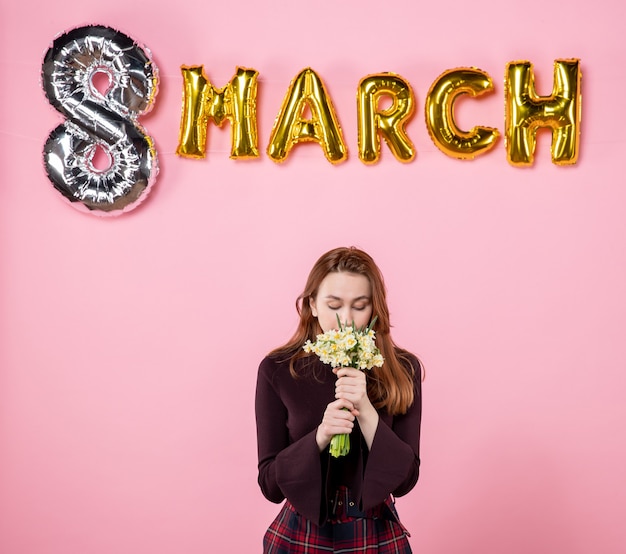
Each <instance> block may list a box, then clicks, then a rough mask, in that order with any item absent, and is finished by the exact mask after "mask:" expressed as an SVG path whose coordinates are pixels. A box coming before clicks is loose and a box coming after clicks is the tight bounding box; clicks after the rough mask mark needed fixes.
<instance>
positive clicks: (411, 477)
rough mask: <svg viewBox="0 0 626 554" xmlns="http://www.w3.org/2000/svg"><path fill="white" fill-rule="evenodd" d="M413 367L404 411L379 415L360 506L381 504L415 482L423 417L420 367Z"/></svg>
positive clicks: (415, 360)
mask: <svg viewBox="0 0 626 554" xmlns="http://www.w3.org/2000/svg"><path fill="white" fill-rule="evenodd" d="M412 363H413V368H414V401H413V404H412V405H411V407H410V408H409V410H408V411H407V413H406V414H403V415H400V416H395V417H393V418H392V419H391V421H390V422H389V421H388V418H383V417H381V418H380V420H379V423H378V428H377V429H376V434H375V435H374V440H373V441H372V446H371V449H370V452H369V455H368V457H367V463H366V466H365V472H364V476H363V490H362V497H361V500H362V503H363V509H368V508H371V507H373V506H376V505H377V504H380V503H381V502H383V501H384V500H385V498H387V496H388V495H389V494H393V495H394V496H402V495H405V494H407V493H408V492H409V491H410V490H411V489H412V488H413V487H414V486H415V484H416V483H417V479H418V477H419V467H420V453H419V442H420V426H421V419H422V387H421V367H420V364H419V361H418V360H417V359H416V358H415V359H413V360H412Z"/></svg>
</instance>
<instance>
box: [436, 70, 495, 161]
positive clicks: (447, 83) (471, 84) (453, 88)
mask: <svg viewBox="0 0 626 554" xmlns="http://www.w3.org/2000/svg"><path fill="white" fill-rule="evenodd" d="M492 90H493V82H492V80H491V77H489V75H488V74H487V73H485V72H483V71H481V70H480V69H476V68H467V67H460V68H457V69H450V70H448V71H446V72H444V73H443V74H442V75H440V76H439V77H438V78H437V80H436V81H435V82H434V83H433V85H432V86H431V87H430V90H429V91H428V96H427V97H426V126H427V128H428V133H429V134H430V137H431V138H432V140H433V142H434V143H435V145H436V146H437V147H438V148H439V149H440V150H441V151H442V152H444V153H445V154H447V155H448V156H451V157H453V158H458V159H461V160H467V159H472V158H474V157H476V156H478V155H480V154H484V153H486V152H488V151H489V150H491V149H492V148H493V147H494V146H495V144H496V142H497V140H498V136H499V133H498V130H497V129H493V128H492V127H474V128H473V129H472V130H471V131H469V132H467V131H461V130H460V129H459V128H458V127H457V125H456V123H455V121H454V111H453V108H454V102H455V101H456V99H457V97H458V96H459V95H461V94H469V95H471V96H473V97H475V96H480V95H482V94H485V93H488V92H491V91H492Z"/></svg>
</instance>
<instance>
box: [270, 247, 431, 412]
mask: <svg viewBox="0 0 626 554" xmlns="http://www.w3.org/2000/svg"><path fill="white" fill-rule="evenodd" d="M340 271H345V272H347V273H356V274H358V275H363V276H365V277H367V279H368V280H369V283H370V286H371V289H372V318H374V317H376V323H375V326H374V330H375V331H376V346H378V348H379V350H380V353H381V354H382V355H383V357H384V358H385V363H384V364H383V366H382V367H380V368H373V369H371V370H370V371H369V372H368V385H367V388H368V396H369V397H370V400H371V401H372V403H373V404H374V406H375V407H376V408H384V409H386V410H387V411H388V412H389V413H390V414H392V415H397V414H403V413H406V411H407V410H408V408H409V406H411V404H412V403H413V400H414V386H413V372H414V369H413V365H412V364H411V357H410V356H411V355H410V354H409V353H408V352H407V351H405V350H403V349H401V348H399V347H398V346H397V345H396V344H395V343H394V342H393V340H392V338H391V333H390V331H391V325H390V323H389V308H388V307H387V291H386V288H385V283H384V280H383V276H382V273H381V272H380V269H378V266H377V265H376V263H375V262H374V260H373V259H372V257H371V256H370V255H369V254H367V253H366V252H364V251H363V250H359V249H358V248H355V247H350V248H345V247H341V248H335V249H334V250H330V251H329V252H326V254H323V255H322V256H321V257H320V258H319V260H317V262H315V265H314V266H313V269H311V273H310V274H309V278H308V279H307V282H306V285H305V287H304V291H303V292H302V294H301V295H300V296H298V298H297V299H296V310H297V311H298V314H299V316H300V322H299V323H298V328H297V329H296V332H295V333H294V335H293V336H292V337H291V339H289V341H288V342H287V343H286V344H285V345H283V346H281V347H279V348H276V349H275V350H273V351H272V352H271V353H270V356H276V357H282V358H285V359H288V360H289V369H290V371H291V374H292V375H293V377H298V373H297V372H296V369H295V362H296V361H297V360H298V359H300V358H303V357H306V356H309V355H310V354H306V353H305V352H304V351H303V350H302V346H303V345H304V343H305V342H306V341H307V340H311V341H315V338H316V337H317V335H318V334H319V333H321V332H322V329H321V328H320V326H319V323H318V321H317V319H316V318H315V317H314V316H313V313H312V311H311V306H310V300H311V299H312V298H313V299H314V298H315V297H316V296H317V292H318V290H319V287H320V284H321V282H322V281H323V280H324V278H325V277H326V276H327V275H328V274H329V273H331V272H340ZM418 364H419V362H418Z"/></svg>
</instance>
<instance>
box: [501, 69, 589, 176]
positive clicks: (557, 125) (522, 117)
mask: <svg viewBox="0 0 626 554" xmlns="http://www.w3.org/2000/svg"><path fill="white" fill-rule="evenodd" d="M580 83H581V72H580V68H579V60H577V59H569V60H556V61H555V62H554V85H553V88H552V94H551V95H550V96H538V95H537V93H536V91H535V79H534V75H533V70H532V64H531V63H530V62H528V61H520V62H512V63H510V64H508V65H507V69H506V79H505V87H506V88H505V109H506V123H505V126H506V146H507V156H508V160H509V162H510V163H511V164H513V165H516V166H529V165H532V163H533V157H534V153H535V145H536V133H537V129H539V128H541V127H547V128H550V129H551V130H552V147H551V153H552V162H553V163H555V164H559V165H564V164H574V163H576V161H577V160H578V146H579V138H580V117H581V100H582V97H581V93H580Z"/></svg>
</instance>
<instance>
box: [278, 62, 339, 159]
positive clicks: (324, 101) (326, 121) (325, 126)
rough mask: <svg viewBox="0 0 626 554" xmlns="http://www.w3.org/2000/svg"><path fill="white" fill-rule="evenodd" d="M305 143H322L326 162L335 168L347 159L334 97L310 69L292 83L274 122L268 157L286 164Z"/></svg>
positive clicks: (302, 72) (303, 71) (305, 70)
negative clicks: (333, 103)
mask: <svg viewBox="0 0 626 554" xmlns="http://www.w3.org/2000/svg"><path fill="white" fill-rule="evenodd" d="M306 108H308V109H309V111H310V113H311V118H310V119H306V118H305V115H304V114H305V110H306ZM304 141H314V142H317V143H319V144H320V146H321V147H322V149H323V150H324V155H325V156H326V159H327V160H328V161H329V162H331V163H333V164H335V163H339V162H342V161H343V160H345V159H346V157H347V150H346V145H345V143H344V141H343V137H342V135H341V127H340V126H339V123H338V122H337V116H336V115H335V110H334V108H333V105H332V102H331V100H330V97H329V96H328V94H327V93H326V90H325V88H324V84H323V83H322V80H321V79H320V78H319V76H318V75H317V74H316V73H315V72H314V71H313V70H312V69H310V68H307V69H304V70H302V71H301V72H300V73H299V74H298V75H297V76H296V78H295V79H294V80H293V81H292V82H291V85H290V87H289V90H288V91H287V94H286V96H285V99H284V101H283V104H282V106H281V109H280V113H279V114H278V117H277V118H276V121H275V122H274V127H273V129H272V134H271V137H270V142H269V146H268V147H267V154H268V156H269V157H270V158H271V159H272V160H274V161H275V162H283V161H285V159H286V158H287V154H289V152H290V150H291V149H292V148H293V146H294V145H295V144H297V143H298V142H304Z"/></svg>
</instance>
